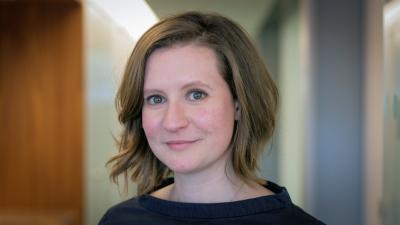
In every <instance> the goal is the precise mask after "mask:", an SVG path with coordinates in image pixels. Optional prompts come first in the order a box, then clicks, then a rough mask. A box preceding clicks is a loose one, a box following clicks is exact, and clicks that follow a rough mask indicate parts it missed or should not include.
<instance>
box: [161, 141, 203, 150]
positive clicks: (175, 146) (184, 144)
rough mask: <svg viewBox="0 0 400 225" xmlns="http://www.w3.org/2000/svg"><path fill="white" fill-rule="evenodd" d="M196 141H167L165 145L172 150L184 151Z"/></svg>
mask: <svg viewBox="0 0 400 225" xmlns="http://www.w3.org/2000/svg"><path fill="white" fill-rule="evenodd" d="M196 141H197V140H194V141H181V140H179V141H167V142H166V144H167V145H168V147H169V148H170V149H172V150H184V149H186V148H188V147H190V146H191V145H192V144H193V143H195V142H196Z"/></svg>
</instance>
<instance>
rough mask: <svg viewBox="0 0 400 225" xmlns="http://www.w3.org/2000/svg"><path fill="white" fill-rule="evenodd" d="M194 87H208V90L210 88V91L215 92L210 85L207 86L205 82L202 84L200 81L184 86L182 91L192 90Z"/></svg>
mask: <svg viewBox="0 0 400 225" xmlns="http://www.w3.org/2000/svg"><path fill="white" fill-rule="evenodd" d="M192 86H204V87H206V88H208V89H210V90H214V89H213V88H212V87H211V86H210V85H208V84H206V83H204V82H202V81H200V80H198V81H192V82H189V83H187V84H185V85H183V86H182V89H187V88H190V87H192Z"/></svg>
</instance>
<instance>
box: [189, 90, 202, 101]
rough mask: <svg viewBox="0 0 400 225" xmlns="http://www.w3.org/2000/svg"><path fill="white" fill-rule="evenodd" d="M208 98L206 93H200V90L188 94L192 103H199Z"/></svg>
mask: <svg viewBox="0 0 400 225" xmlns="http://www.w3.org/2000/svg"><path fill="white" fill-rule="evenodd" d="M206 96H207V94H206V93H205V92H204V91H200V90H193V91H190V92H189V94H188V98H189V100H191V101H199V100H201V99H203V98H205V97H206Z"/></svg>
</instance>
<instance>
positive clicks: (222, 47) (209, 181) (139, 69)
mask: <svg viewBox="0 0 400 225" xmlns="http://www.w3.org/2000/svg"><path fill="white" fill-rule="evenodd" d="M250 90H251V91H250ZM116 101H117V109H118V113H119V120H120V122H121V123H122V125H123V127H124V130H123V133H122V136H121V139H120V152H119V154H118V155H116V156H114V157H113V158H112V159H111V160H110V161H109V164H111V165H112V173H111V177H112V178H113V179H114V180H115V181H116V180H117V177H118V175H120V174H125V175H126V176H128V175H130V177H131V179H132V180H133V181H135V182H137V183H138V196H137V197H135V198H132V199H130V200H128V201H126V202H123V203H120V204H118V205H116V206H114V207H112V208H111V209H110V210H108V212H107V213H106V214H105V215H104V217H103V218H102V220H101V221H100V224H104V225H105V224H121V225H123V224H188V223H196V222H200V221H201V222H202V224H215V223H218V224H275V225H279V224H285V225H290V224H322V223H321V222H320V221H318V220H317V219H315V218H313V217H311V216H310V215H308V214H306V213H305V212H304V211H302V210H301V209H300V208H298V207H297V206H295V205H294V204H292V202H291V201H290V197H289V195H288V193H287V191H286V189H285V188H283V187H280V186H278V185H276V184H274V183H272V182H269V181H268V182H267V181H265V180H263V179H261V178H258V177H257V176H256V169H257V163H258V159H259V155H260V153H261V152H262V149H263V147H264V146H265V144H266V142H267V141H268V140H269V138H270V137H271V135H272V134H273V131H274V128H275V114H276V109H277V104H278V91H277V89H276V86H275V84H274V82H273V81H272V79H271V77H270V75H269V73H268V71H267V69H266V67H265V65H264V64H263V62H262V60H261V58H260V56H259V54H258V53H257V50H256V49H255V47H254V46H253V45H252V43H251V42H250V40H249V38H248V37H247V35H246V34H245V32H244V31H243V30H242V29H241V28H240V27H239V26H238V25H237V24H235V23H233V22H232V21H231V20H229V19H227V18H225V17H222V16H220V15H215V14H204V13H199V12H188V13H184V14H181V15H177V16H173V17H170V18H167V19H165V20H163V21H161V22H159V23H157V24H156V25H154V26H153V27H152V28H150V29H149V30H148V31H147V32H146V33H145V34H144V35H143V36H142V37H141V39H140V40H139V41H138V43H137V44H136V46H135V48H134V50H133V52H132V54H131V57H130V59H129V61H128V64H127V68H126V70H125V74H124V77H123V80H122V83H121V86H120V89H119V91H118V95H117V99H116Z"/></svg>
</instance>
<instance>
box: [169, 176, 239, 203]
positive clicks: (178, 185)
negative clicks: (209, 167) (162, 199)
mask: <svg viewBox="0 0 400 225" xmlns="http://www.w3.org/2000/svg"><path fill="white" fill-rule="evenodd" d="M227 170H228V169H227ZM174 177H175V182H174V184H173V185H172V187H171V189H170V195H169V199H170V200H171V201H178V202H194V203H214V202H229V201H234V200H235V198H236V197H237V195H238V194H239V192H240V191H241V189H242V188H243V186H245V183H244V182H243V181H241V180H240V179H239V178H238V177H237V176H236V175H233V171H227V172H225V171H214V172H213V173H211V174H197V175H193V174H191V175H186V174H175V175H174Z"/></svg>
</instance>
